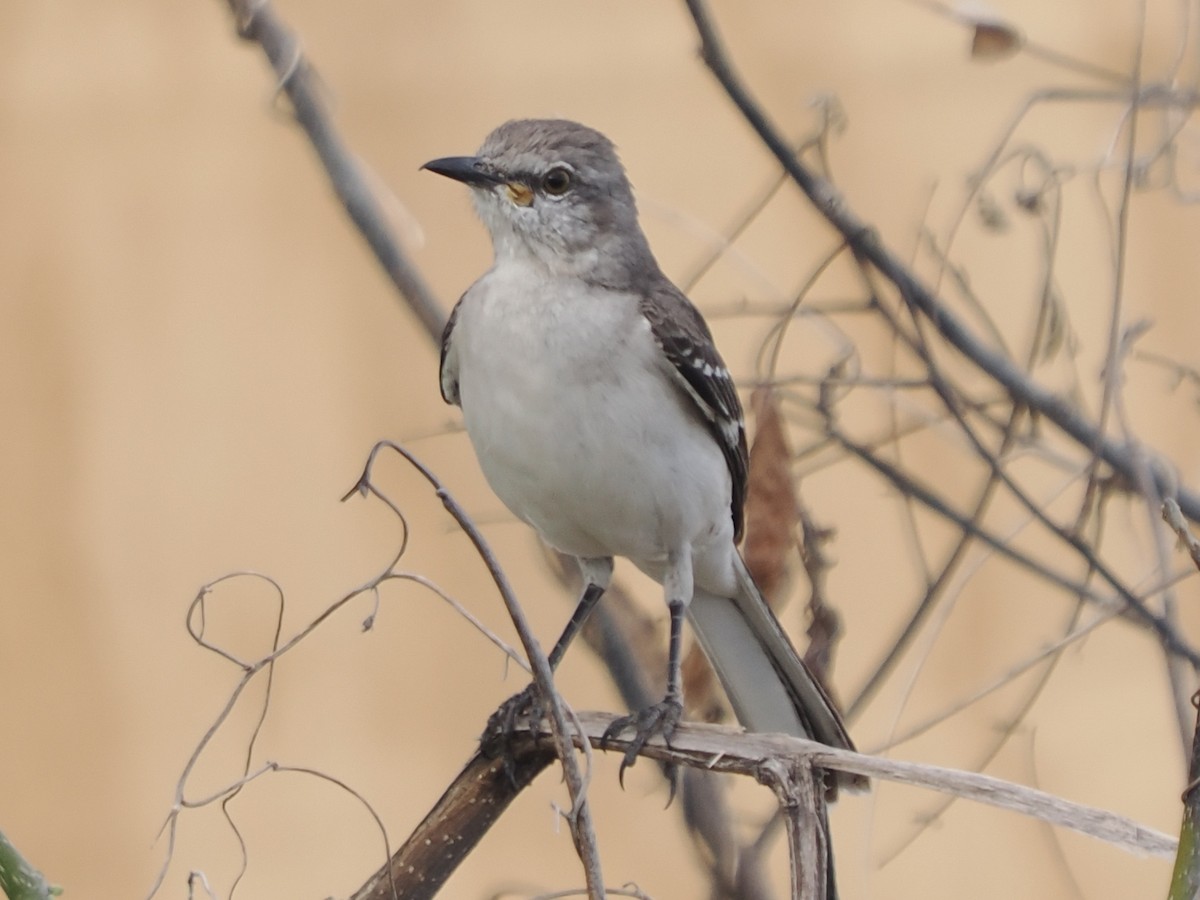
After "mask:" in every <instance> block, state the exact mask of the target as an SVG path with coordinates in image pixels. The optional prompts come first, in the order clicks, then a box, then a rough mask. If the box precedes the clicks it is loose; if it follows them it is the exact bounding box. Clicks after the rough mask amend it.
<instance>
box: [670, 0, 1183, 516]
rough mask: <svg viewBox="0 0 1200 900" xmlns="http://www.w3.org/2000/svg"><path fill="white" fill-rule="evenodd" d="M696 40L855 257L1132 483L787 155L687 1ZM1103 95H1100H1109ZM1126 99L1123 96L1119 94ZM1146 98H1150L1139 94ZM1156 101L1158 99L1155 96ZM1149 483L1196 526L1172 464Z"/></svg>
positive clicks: (1115, 446) (1079, 416)
mask: <svg viewBox="0 0 1200 900" xmlns="http://www.w3.org/2000/svg"><path fill="white" fill-rule="evenodd" d="M685 2H686V4H687V8H688V10H689V12H690V13H691V15H692V19H693V21H694V23H695V25H696V30H697V33H698V35H699V37H700V42H701V45H700V55H701V57H702V58H703V60H704V62H705V64H706V65H707V66H708V67H709V69H710V70H711V71H712V73H713V75H714V76H715V77H716V78H717V80H718V81H719V82H720V84H721V86H722V87H723V88H724V89H725V92H726V94H728V95H729V98H730V100H732V101H733V103H734V105H735V106H737V108H738V110H739V111H740V112H741V113H742V115H743V116H744V117H745V119H746V121H747V122H748V123H749V124H750V125H751V127H752V128H753V129H754V130H755V131H756V132H757V133H758V136H759V138H760V139H761V140H762V142H763V143H764V144H765V145H766V147H767V148H768V149H769V150H770V151H771V153H772V154H774V156H775V158H776V159H777V160H778V161H779V162H780V164H781V165H782V166H783V167H784V169H785V170H786V171H787V173H788V175H790V176H791V178H792V180H793V181H794V182H795V183H796V185H797V186H798V187H799V188H800V189H801V190H802V191H803V192H804V193H805V194H806V195H807V196H808V198H809V200H810V201H812V203H813V205H814V206H815V207H816V208H817V210H818V211H819V212H820V213H821V214H822V215H823V216H824V217H825V219H826V221H828V222H829V223H830V224H831V225H832V226H833V227H834V228H836V229H837V230H838V231H839V232H840V233H841V234H842V236H843V237H844V238H845V239H846V241H847V243H849V244H850V246H851V248H852V249H853V250H854V252H855V254H857V255H858V256H860V257H861V258H862V259H864V260H866V261H867V262H869V263H870V264H871V266H872V267H873V268H875V269H876V270H877V271H879V272H880V273H881V274H882V275H883V276H884V277H885V278H886V279H887V280H888V281H890V282H891V283H892V284H893V285H894V286H895V287H896V289H897V290H898V291H899V292H900V295H901V297H903V298H904V300H905V302H907V303H909V304H911V305H912V306H914V307H915V308H916V309H918V310H919V311H920V312H921V314H922V315H923V316H924V317H925V318H927V319H928V320H929V321H930V322H931V323H932V324H933V325H934V327H935V328H936V329H937V330H938V332H939V333H940V334H941V335H942V337H943V338H945V339H946V340H947V341H948V342H949V343H950V344H951V345H952V346H953V347H955V348H956V349H957V350H958V351H959V352H960V353H962V355H963V356H965V357H966V358H967V359H969V360H971V362H972V363H974V364H975V365H976V366H977V367H978V368H979V369H980V370H982V371H983V372H985V373H986V374H987V375H989V376H990V377H992V378H993V379H995V380H996V381H997V382H999V383H1000V384H1001V385H1002V386H1003V387H1004V389H1005V390H1007V391H1008V392H1009V393H1010V394H1011V395H1012V396H1013V399H1014V400H1016V401H1018V402H1020V403H1022V404H1024V405H1026V406H1029V407H1031V408H1032V409H1034V410H1036V411H1037V412H1038V413H1040V414H1041V415H1042V416H1044V417H1045V418H1046V419H1047V420H1049V421H1051V422H1053V423H1054V424H1055V425H1057V426H1058V427H1059V428H1060V429H1062V430H1063V431H1064V432H1065V433H1066V434H1068V435H1069V436H1070V437H1071V438H1073V439H1074V440H1075V441H1077V442H1078V443H1079V444H1081V445H1083V446H1084V447H1086V448H1095V450H1096V453H1097V455H1098V456H1099V457H1100V458H1101V459H1103V460H1104V461H1105V462H1106V463H1108V464H1109V465H1110V466H1112V467H1113V468H1114V469H1115V470H1117V471H1118V472H1119V473H1121V475H1122V476H1123V477H1125V478H1127V479H1128V480H1129V481H1130V483H1135V471H1136V468H1137V467H1136V464H1135V462H1134V460H1133V458H1132V453H1131V451H1130V448H1129V447H1128V446H1127V445H1126V443H1125V442H1124V441H1119V440H1116V439H1113V438H1110V437H1107V436H1105V435H1103V434H1101V433H1100V431H1099V430H1098V429H1097V428H1096V425H1095V423H1093V422H1091V421H1090V420H1089V419H1088V418H1087V417H1086V416H1085V415H1084V414H1083V413H1082V412H1081V411H1080V410H1079V409H1078V408H1077V407H1076V406H1075V405H1074V404H1073V403H1071V402H1070V401H1069V400H1068V399H1067V398H1064V397H1061V396H1059V395H1057V394H1055V393H1054V392H1052V391H1051V390H1049V389H1048V388H1046V387H1044V386H1042V385H1041V384H1039V383H1037V382H1036V381H1034V380H1033V379H1032V378H1031V377H1029V375H1028V374H1027V373H1026V372H1024V371H1023V370H1022V369H1021V368H1020V367H1018V366H1017V365H1015V364H1014V363H1013V362H1012V361H1011V360H1010V359H1009V358H1008V357H1007V356H1005V355H1004V354H1003V353H1000V352H998V351H997V350H995V349H993V348H992V347H990V346H988V345H987V344H986V343H985V342H984V341H982V340H981V339H980V338H979V337H978V336H977V335H975V334H974V332H972V331H971V330H969V329H968V328H967V327H966V326H965V325H964V324H963V323H962V322H961V321H960V320H959V318H958V316H957V315H956V314H955V313H954V312H953V311H952V310H950V308H949V307H947V306H946V305H945V304H944V303H942V302H941V300H940V299H939V298H938V297H936V296H935V295H934V294H933V293H932V292H930V291H929V289H928V288H926V287H925V286H924V285H923V284H922V283H921V282H919V281H918V280H917V278H916V276H914V275H913V274H912V272H911V271H909V269H908V267H907V266H906V265H905V264H904V263H903V262H901V261H900V260H899V259H898V258H897V257H896V256H895V255H894V254H893V253H892V252H891V251H890V250H888V249H887V247H885V246H884V245H883V243H882V242H881V241H880V240H879V238H878V236H877V235H876V234H875V232H874V231H873V230H872V229H871V227H870V226H869V225H867V223H866V222H864V221H863V220H862V219H860V218H859V217H858V216H857V215H856V214H855V213H854V211H853V210H852V209H851V208H850V206H849V204H848V203H847V202H846V200H845V199H844V198H843V197H842V196H841V194H840V193H839V192H838V191H837V189H836V188H835V187H834V186H833V185H832V184H831V183H830V182H828V181H827V180H825V179H824V178H821V177H820V176H818V175H816V174H815V173H813V172H812V171H811V170H810V169H809V168H808V167H807V166H805V165H804V164H803V163H802V162H800V160H799V159H797V158H796V155H795V154H794V153H793V152H792V150H791V148H790V147H789V145H788V143H787V142H786V141H785V140H784V139H783V138H782V136H781V135H780V134H779V132H778V131H777V130H776V128H775V126H774V125H772V124H771V122H770V120H769V119H768V118H767V116H766V114H765V113H764V112H763V110H762V108H761V107H760V106H759V105H758V103H757V101H755V100H754V98H753V97H752V96H751V95H750V93H749V92H748V91H747V90H746V88H745V86H744V85H743V84H742V82H741V79H740V78H739V77H738V76H737V74H736V73H735V72H734V70H733V67H732V65H731V63H730V61H729V57H728V55H727V54H726V53H725V50H724V47H723V46H722V43H721V40H720V37H719V35H718V33H717V31H716V27H715V25H714V24H713V21H712V17H711V16H710V15H709V12H708V7H707V4H706V3H705V2H704V0H685ZM1111 93H1112V92H1107V93H1106V94H1105V96H1107V95H1108V94H1111ZM1120 96H1123V97H1127V96H1128V94H1127V92H1124V93H1120ZM1143 96H1145V97H1146V98H1147V99H1149V98H1150V95H1149V94H1144V95H1143ZM1155 96H1157V95H1155ZM1149 459H1150V469H1151V476H1152V478H1153V480H1154V483H1155V485H1156V486H1157V487H1158V489H1159V491H1160V492H1161V493H1162V495H1163V496H1172V495H1173V496H1176V497H1177V499H1178V501H1179V506H1180V509H1182V510H1183V513H1184V515H1186V516H1187V517H1188V519H1190V520H1192V521H1193V522H1200V494H1198V493H1196V492H1195V491H1192V490H1189V489H1187V488H1184V487H1182V486H1179V485H1178V481H1177V478H1176V476H1175V473H1174V471H1173V469H1172V467H1171V466H1170V464H1169V463H1168V462H1167V461H1166V460H1164V459H1162V458H1161V457H1158V456H1156V455H1151V456H1149Z"/></svg>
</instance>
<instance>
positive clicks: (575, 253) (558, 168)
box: [422, 119, 654, 286]
mask: <svg viewBox="0 0 1200 900" xmlns="http://www.w3.org/2000/svg"><path fill="white" fill-rule="evenodd" d="M422 168H424V169H428V170H429V171H431V172H436V173H437V174H439V175H444V176H446V177H447V178H453V179H454V180H455V181H461V182H463V183H464V184H467V185H469V186H470V187H471V188H472V194H473V196H474V200H475V208H476V209H477V210H478V212H479V216H480V218H481V219H482V220H483V222H484V224H485V225H486V226H487V228H488V231H489V232H490V233H491V236H492V244H493V246H494V247H495V251H496V255H497V257H505V256H517V257H521V256H524V257H532V258H534V259H536V260H538V261H540V262H541V263H542V264H544V265H546V266H547V267H548V268H550V269H551V270H552V271H555V272H559V273H562V274H572V275H577V276H580V277H584V278H585V279H588V280H594V281H599V282H603V283H612V284H613V285H614V286H616V285H617V284H618V283H619V282H621V281H623V280H626V279H627V278H628V276H629V272H630V270H632V269H636V268H637V267H639V266H645V265H647V264H649V265H651V266H653V265H654V263H653V257H652V256H651V255H650V250H649V248H648V246H647V244H646V238H645V236H644V235H643V234H642V230H641V226H640V225H639V224H638V218H637V206H636V204H635V203H634V199H633V190H632V188H631V187H630V185H629V179H628V178H627V177H626V176H625V169H624V167H623V166H622V165H621V161H620V160H619V159H618V158H617V152H616V148H614V147H613V144H612V142H611V141H610V140H609V139H608V138H606V137H605V136H604V135H602V134H601V133H600V132H598V131H595V130H594V129H591V128H588V127H586V126H584V125H579V124H577V123H575V122H569V121H566V120H562V119H518V120H514V121H511V122H506V123H505V124H503V125H501V126H500V127H499V128H497V129H496V130H495V131H493V132H492V133H491V134H490V135H488V137H487V140H485V141H484V142H483V146H482V147H480V148H479V152H478V153H477V154H476V155H475V156H450V157H444V158H442V159H435V160H431V161H430V162H427V163H425V165H424V166H422ZM647 261H648V263H647Z"/></svg>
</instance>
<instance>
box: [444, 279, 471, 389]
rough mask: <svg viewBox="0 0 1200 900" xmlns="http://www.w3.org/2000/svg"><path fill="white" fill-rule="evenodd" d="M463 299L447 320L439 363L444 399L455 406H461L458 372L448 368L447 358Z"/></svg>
mask: <svg viewBox="0 0 1200 900" xmlns="http://www.w3.org/2000/svg"><path fill="white" fill-rule="evenodd" d="M465 296H466V294H463V297H465ZM463 297H459V298H458V302H457V303H455V304H454V309H452V310H451V311H450V318H449V319H447V320H446V327H445V328H443V329H442V357H441V360H440V362H439V363H438V380H439V381H440V382H441V385H442V399H443V400H445V401H446V402H447V403H452V404H454V405H455V406H459V405H461V404H460V402H459V396H458V371H457V370H456V369H455V370H453V371H452V370H449V369H447V368H446V356H447V355H448V354H449V352H450V339H451V337H452V335H453V333H454V325H455V323H457V322H458V310H459V308H460V307H461V306H462V302H463Z"/></svg>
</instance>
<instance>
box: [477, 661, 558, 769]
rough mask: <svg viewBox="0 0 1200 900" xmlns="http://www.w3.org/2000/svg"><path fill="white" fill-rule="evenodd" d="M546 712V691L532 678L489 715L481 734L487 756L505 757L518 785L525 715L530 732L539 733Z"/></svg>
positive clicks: (481, 741)
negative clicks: (518, 757) (519, 751)
mask: <svg viewBox="0 0 1200 900" xmlns="http://www.w3.org/2000/svg"><path fill="white" fill-rule="evenodd" d="M545 714H546V708H545V706H544V705H543V703H542V693H541V691H539V690H538V687H537V684H536V683H533V682H531V683H530V684H529V685H528V686H527V687H526V688H525V690H523V691H521V692H519V693H516V694H513V695H512V696H511V697H509V698H508V699H507V700H505V701H504V702H503V703H501V704H500V708H499V709H497V710H496V711H495V712H494V713H492V715H491V718H489V719H488V723H487V726H486V727H485V728H484V729H483V734H482V735H481V736H480V738H479V744H480V747H481V749H482V750H483V755H484V756H486V757H488V758H489V759H497V758H500V759H503V761H504V772H505V774H506V775H508V779H509V781H510V782H512V784H513V786H514V787H516V786H517V777H516V771H517V760H516V751H517V745H518V741H517V734H518V732H519V731H520V730H521V729H520V727H519V726H520V722H521V719H522V718H526V717H527V721H528V725H527V726H526V730H527V731H528V732H529V733H530V734H537V730H538V725H539V724H540V723H541V721H542V718H543V717H544V716H545Z"/></svg>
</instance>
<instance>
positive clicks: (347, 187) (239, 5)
mask: <svg viewBox="0 0 1200 900" xmlns="http://www.w3.org/2000/svg"><path fill="white" fill-rule="evenodd" d="M226 2H227V3H228V4H229V9H230V11H231V12H232V13H233V15H234V18H235V20H236V22H237V30H238V36H239V37H241V38H243V39H245V40H247V41H253V42H255V43H257V44H258V45H259V46H261V47H262V49H263V52H264V53H265V54H266V55H267V60H268V61H269V62H270V64H271V68H272V69H274V71H275V75H276V77H277V78H278V79H279V89H280V90H281V91H283V92H284V93H286V94H287V97H288V100H289V101H291V104H292V109H293V111H294V112H295V115H296V121H297V122H299V123H300V126H301V127H302V128H303V129H304V131H305V133H306V134H307V135H308V139H309V141H310V142H311V143H312V146H313V149H314V150H316V151H317V155H318V156H319V157H320V158H321V164H322V165H324V166H325V171H326V173H327V174H328V175H329V180H330V183H331V184H332V185H333V189H334V191H335V192H336V193H337V195H338V199H339V200H341V201H342V205H343V206H344V207H345V208H346V212H347V214H348V215H349V216H350V218H351V220H352V221H353V222H354V224H355V226H356V227H357V228H358V230H359V231H360V232H362V235H363V237H364V238H366V240H367V243H368V244H369V245H370V247H371V250H372V252H374V254H375V257H376V258H377V259H378V260H379V264H380V265H381V266H383V270H384V272H386V273H387V275H388V277H389V278H391V279H392V283H393V284H394V285H395V286H396V289H397V290H398V291H399V292H400V294H401V296H403V297H404V299H405V301H406V302H407V304H408V306H409V308H410V309H412V311H413V312H414V313H415V314H416V316H417V318H418V319H420V321H421V325H422V326H424V328H425V331H426V332H428V334H429V336H430V337H431V338H432V340H433V341H434V342H435V343H437V342H438V341H440V340H441V336H442V327H443V326H444V325H445V324H446V312H445V309H444V307H443V306H442V304H441V303H439V302H438V299H437V297H435V296H434V294H433V291H432V290H431V289H430V287H429V286H428V285H427V284H426V283H425V279H424V278H422V277H421V273H420V272H419V271H418V270H417V269H416V267H415V266H414V265H413V264H412V262H411V261H410V260H409V259H408V257H407V255H405V253H404V251H403V250H402V249H401V248H400V243H399V241H397V240H396V236H395V234H393V233H392V229H391V227H390V226H389V225H388V220H387V217H386V216H385V215H384V212H383V208H382V206H381V205H380V203H379V200H378V198H377V197H376V195H375V190H374V189H373V185H379V184H382V181H381V180H380V179H379V178H376V177H374V176H371V175H369V173H368V170H367V166H366V164H365V163H364V162H363V161H362V160H360V159H358V158H357V157H356V156H355V155H354V154H353V153H352V152H351V151H350V149H349V148H348V147H347V146H346V145H345V143H344V142H343V141H342V138H341V135H340V134H338V131H337V129H336V128H335V127H334V126H333V117H332V115H331V113H330V111H329V108H328V106H327V105H326V103H325V101H324V99H323V98H322V96H321V91H320V84H319V81H318V79H317V77H316V75H315V73H314V71H313V68H312V66H311V65H310V64H309V62H308V59H307V58H306V57H305V55H304V51H303V49H302V47H301V46H300V41H299V40H298V39H297V38H296V36H295V34H293V33H292V31H291V30H290V29H289V28H288V27H287V25H286V24H284V22H283V20H282V19H281V18H280V17H279V15H278V14H277V13H276V12H275V8H274V7H273V6H272V5H271V3H270V2H269V0H226Z"/></svg>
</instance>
